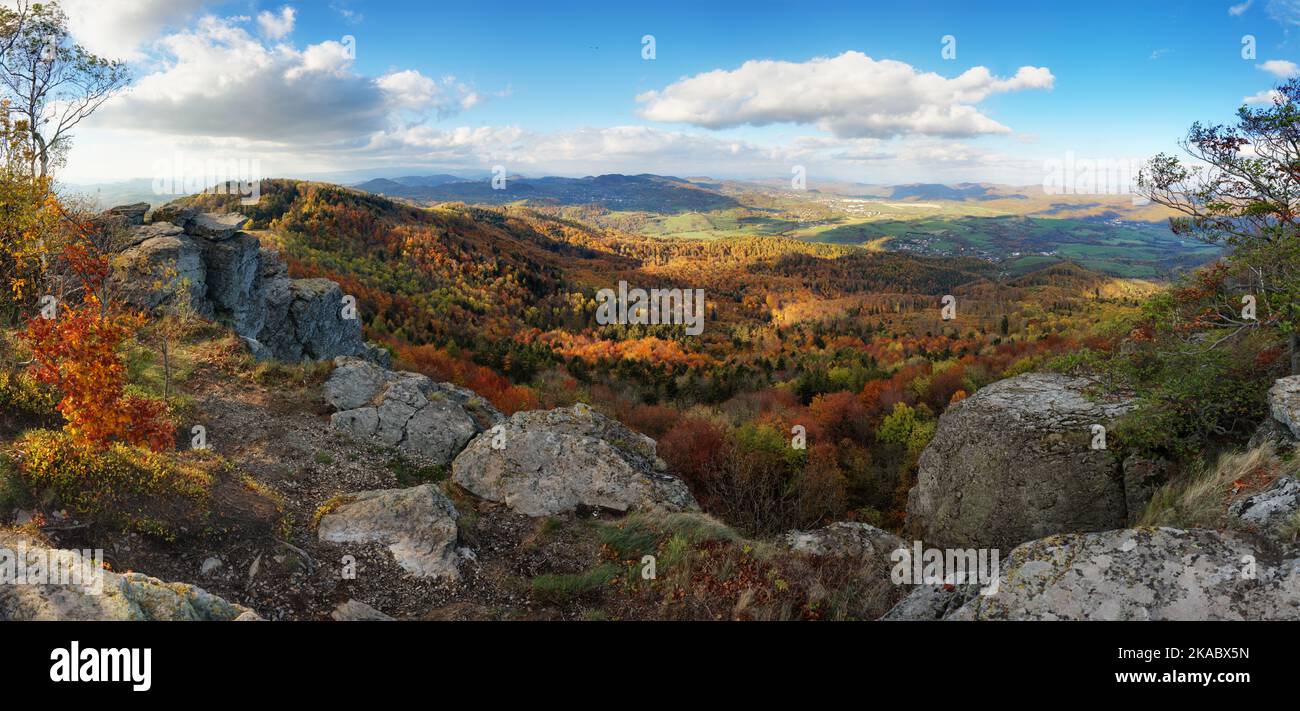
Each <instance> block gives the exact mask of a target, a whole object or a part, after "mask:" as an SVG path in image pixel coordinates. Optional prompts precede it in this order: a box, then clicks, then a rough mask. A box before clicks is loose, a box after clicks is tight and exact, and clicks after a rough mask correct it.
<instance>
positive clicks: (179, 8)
mask: <svg viewBox="0 0 1300 711" xmlns="http://www.w3.org/2000/svg"><path fill="white" fill-rule="evenodd" d="M208 2H209V0H114V1H113V2H105V1H104V0H62V2H61V3H60V5H62V7H63V10H64V12H66V13H67V15H68V29H69V31H70V32H71V33H72V36H73V37H74V38H75V39H76V40H77V42H78V43H79V44H81V45H82V46H83V47H85V48H86V49H88V50H90V51H91V52H94V53H95V54H98V55H100V56H104V57H108V58H109V59H123V60H137V59H141V58H143V56H144V55H143V53H142V52H141V49H140V48H141V46H142V45H144V44H145V43H147V42H150V41H152V40H153V39H155V38H156V37H158V35H159V34H160V33H161V32H162V31H163V30H164V29H166V28H168V27H176V26H179V25H181V24H183V23H184V22H185V21H186V20H187V19H189V18H190V17H191V16H193V15H194V14H195V13H196V12H198V11H199V10H200V9H201V8H202V7H203V6H204V5H206V4H207V3H208Z"/></svg>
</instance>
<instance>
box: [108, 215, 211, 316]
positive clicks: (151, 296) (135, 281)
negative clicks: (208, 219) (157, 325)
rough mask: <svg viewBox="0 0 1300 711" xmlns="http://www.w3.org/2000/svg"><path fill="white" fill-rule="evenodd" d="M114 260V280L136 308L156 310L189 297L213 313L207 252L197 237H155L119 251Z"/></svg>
mask: <svg viewBox="0 0 1300 711" xmlns="http://www.w3.org/2000/svg"><path fill="white" fill-rule="evenodd" d="M112 263H113V281H114V284H115V285H117V287H118V288H119V291H120V293H121V294H122V297H123V299H124V300H125V301H126V302H127V303H130V304H131V305H133V306H135V307H136V308H140V309H145V310H152V309H156V308H159V307H161V306H165V305H170V304H174V303H176V301H175V300H176V299H187V300H188V302H189V306H190V307H191V308H192V309H193V310H194V312H195V313H197V314H198V315H200V316H204V317H210V316H211V315H212V304H211V302H209V301H208V299H207V270H206V269H205V267H204V264H203V252H202V248H201V247H200V246H199V244H198V242H197V241H196V240H195V239H194V238H192V237H189V236H186V235H169V236H161V237H153V238H150V239H147V240H145V241H143V242H141V243H139V244H137V245H135V246H134V247H131V248H129V249H126V250H124V251H123V252H121V253H119V254H117V255H115V256H114V257H113V260H112Z"/></svg>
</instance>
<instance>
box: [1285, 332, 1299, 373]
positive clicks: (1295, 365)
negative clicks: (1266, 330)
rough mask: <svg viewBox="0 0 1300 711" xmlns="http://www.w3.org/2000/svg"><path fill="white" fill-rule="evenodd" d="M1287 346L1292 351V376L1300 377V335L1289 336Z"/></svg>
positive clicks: (1291, 334) (1292, 334)
mask: <svg viewBox="0 0 1300 711" xmlns="http://www.w3.org/2000/svg"><path fill="white" fill-rule="evenodd" d="M1287 345H1288V346H1289V348H1290V351H1291V374H1292V375H1300V333H1294V332H1292V333H1290V334H1288V335H1287Z"/></svg>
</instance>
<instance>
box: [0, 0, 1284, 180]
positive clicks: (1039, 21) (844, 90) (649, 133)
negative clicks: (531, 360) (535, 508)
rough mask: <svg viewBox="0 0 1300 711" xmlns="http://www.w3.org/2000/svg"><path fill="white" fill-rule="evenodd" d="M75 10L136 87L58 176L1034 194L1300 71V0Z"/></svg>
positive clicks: (358, 0) (314, 4) (359, 1)
mask: <svg viewBox="0 0 1300 711" xmlns="http://www.w3.org/2000/svg"><path fill="white" fill-rule="evenodd" d="M0 1H4V0H0ZM62 5H63V7H64V9H65V11H66V12H67V13H68V15H69V18H70V25H71V28H72V30H73V33H74V37H75V39H76V40H77V41H78V42H79V43H80V44H82V45H83V46H85V47H86V48H87V49H89V50H91V51H93V52H95V53H97V54H100V55H102V56H105V57H109V58H114V59H120V60H122V61H125V62H127V63H128V64H129V66H130V68H131V71H132V74H133V77H134V80H133V82H132V85H131V86H130V87H129V89H128V90H127V91H125V92H123V93H122V94H121V95H120V96H117V97H115V98H114V99H112V100H111V101H110V102H109V103H107V104H105V105H104V107H103V108H102V109H101V110H100V111H99V112H98V113H97V114H96V115H94V116H93V117H92V118H91V119H90V120H88V121H87V122H85V123H84V124H83V125H82V126H80V127H79V130H78V132H77V135H76V137H75V139H74V140H75V143H74V147H73V149H72V151H71V153H70V155H69V157H68V163H67V165H66V166H65V167H64V168H63V171H62V178H63V179H64V180H67V181H69V182H103V181H113V180H123V179H128V178H153V179H154V180H155V181H156V180H158V179H160V176H161V177H168V178H171V179H173V180H177V181H179V180H180V179H181V177H182V174H186V175H192V174H194V173H196V172H199V171H201V170H203V171H208V170H211V169H212V166H236V165H237V166H240V170H241V171H250V172H251V171H256V173H257V175H255V176H252V177H315V178H322V177H323V178H328V177H330V176H336V177H338V178H339V179H340V181H342V180H343V179H346V178H349V177H352V178H356V177H358V176H362V175H363V174H364V175H366V176H370V175H389V176H397V175H408V174H422V173H439V172H450V173H456V174H462V175H482V174H487V173H490V172H491V171H493V170H494V169H497V168H499V167H500V168H504V169H505V170H506V171H508V172H509V173H510V174H518V175H567V176H583V175H596V174H601V173H610V172H621V173H658V174H665V175H678V176H711V177H715V178H752V179H759V178H767V179H788V178H789V177H790V176H791V175H792V172H793V171H795V170H796V169H800V170H803V171H804V173H805V175H806V179H807V182H808V183H809V185H810V187H811V186H812V185H815V184H816V182H817V181H818V180H826V181H831V180H834V181H854V182H862V183H877V184H879V183H894V184H897V183H909V182H945V183H954V182H963V181H970V182H1000V183H1011V184H1020V185H1029V184H1035V183H1039V182H1042V181H1043V179H1044V177H1043V176H1044V172H1045V170H1046V169H1047V168H1046V167H1045V166H1048V165H1049V164H1051V161H1058V162H1059V161H1061V160H1064V159H1067V157H1071V156H1072V157H1075V158H1079V159H1096V160H1110V161H1139V160H1141V159H1143V158H1145V157H1148V156H1150V155H1153V154H1155V153H1157V152H1160V151H1166V152H1172V151H1177V150H1178V145H1177V142H1178V140H1179V139H1180V138H1181V137H1183V136H1185V135H1186V132H1187V129H1188V127H1189V126H1190V125H1191V123H1192V122H1194V121H1203V122H1227V121H1230V120H1231V119H1232V116H1233V113H1234V112H1235V110H1236V109H1237V107H1239V106H1240V105H1241V104H1242V103H1243V102H1261V101H1268V100H1269V94H1268V92H1269V91H1270V90H1271V89H1272V88H1273V87H1274V86H1276V85H1277V84H1279V83H1280V82H1282V81H1285V80H1286V79H1287V78H1289V77H1290V76H1293V75H1295V74H1297V73H1300V67H1297V65H1296V64H1295V63H1294V62H1296V61H1300V51H1297V50H1300V0H1240V1H1239V2H1225V1H1222V0H1181V1H1180V0H1162V1H1160V2H1147V1H1142V0H1126V1H1123V2H1110V1H1109V0H1089V2H1079V3H1072V2H1057V3H1044V2H1021V1H1019V0H1003V1H999V2H988V3H983V2H972V1H971V0H960V1H957V2H926V1H924V0H907V1H905V2H904V1H898V2H862V1H859V2H844V3H824V2H816V1H810V0H804V1H799V2H764V1H763V0H748V1H747V2H743V3H728V2H708V1H707V0H694V1H693V2H636V3H625V2H601V3H595V2H592V3H577V2H562V1H560V2H546V3H538V2H528V3H522V2H520V3H515V2H510V1H509V0H502V1H500V2H492V3H482V2H457V3H446V2H438V1H427V0H426V1H423V2H402V1H393V0H390V1H386V2H366V1H363V0H303V1H300V2H288V3H285V2H278V1H277V2H260V1H254V0H238V1H236V2H209V1H207V0H113V2H102V0H62ZM240 177H248V176H240Z"/></svg>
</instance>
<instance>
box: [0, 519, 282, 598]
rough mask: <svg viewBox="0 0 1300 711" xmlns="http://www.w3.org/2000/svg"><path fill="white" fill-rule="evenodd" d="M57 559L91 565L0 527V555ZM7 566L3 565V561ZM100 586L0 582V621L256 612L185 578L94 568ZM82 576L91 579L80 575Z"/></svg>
mask: <svg viewBox="0 0 1300 711" xmlns="http://www.w3.org/2000/svg"><path fill="white" fill-rule="evenodd" d="M6 555H7V556H8V557H9V559H10V560H16V559H17V558H18V557H20V556H21V557H26V558H27V561H28V564H27V568H28V569H29V570H31V569H32V567H33V566H34V565H35V561H36V560H38V559H39V560H42V561H52V560H54V561H59V563H57V565H59V566H61V569H63V570H71V569H72V567H73V566H80V567H82V570H83V575H86V576H89V574H90V573H91V572H92V570H91V569H92V568H93V566H91V565H90V563H89V562H88V561H87V560H86V558H85V557H84V556H78V555H77V553H76V552H75V551H70V550H61V549H51V548H48V547H46V546H44V545H42V544H40V543H39V542H38V541H36V540H35V539H33V538H31V537H30V536H27V535H25V534H20V533H18V532H16V531H4V530H0V558H3V557H5V556H6ZM6 565H7V564H6ZM99 574H100V575H102V578H101V580H102V587H100V589H99V590H98V592H97V591H96V590H95V589H94V587H93V586H92V587H86V586H81V585H13V584H3V585H0V620H78V621H80V620H257V619H260V618H259V617H258V616H257V613H255V612H253V611H252V610H250V609H248V608H247V607H244V606H242V605H236V604H232V603H229V602H226V601H225V600H223V599H221V598H219V597H217V596H216V595H213V594H211V593H208V592H206V591H205V590H203V589H201V588H198V587H195V586H193V585H189V584H186V583H167V582H163V581H161V580H158V579H157V578H151V577H149V576H147V575H142V574H140V573H126V574H121V575H120V574H118V573H113V572H109V571H106V570H102V569H101V570H100V571H99ZM81 580H82V581H87V582H88V581H90V580H91V578H89V577H83V578H81Z"/></svg>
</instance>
